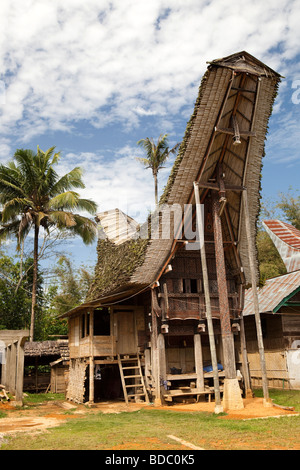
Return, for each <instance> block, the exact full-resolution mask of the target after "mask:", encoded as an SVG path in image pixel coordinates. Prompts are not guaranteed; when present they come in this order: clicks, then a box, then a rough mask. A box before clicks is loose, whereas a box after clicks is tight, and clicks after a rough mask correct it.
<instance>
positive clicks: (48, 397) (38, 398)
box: [23, 393, 66, 406]
mask: <svg viewBox="0 0 300 470" xmlns="http://www.w3.org/2000/svg"><path fill="white" fill-rule="evenodd" d="M65 399H66V398H65V395H64V394H63V393H26V396H24V400H23V404H24V406H34V405H40V404H43V403H47V402H51V401H54V400H56V401H57V400H62V401H64V400H65Z"/></svg>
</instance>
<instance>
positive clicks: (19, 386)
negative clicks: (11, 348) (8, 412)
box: [16, 338, 25, 406]
mask: <svg viewBox="0 0 300 470" xmlns="http://www.w3.org/2000/svg"><path fill="white" fill-rule="evenodd" d="M24 344H25V338H22V339H20V340H19V341H18V346H17V374H16V404H17V405H18V406H22V405H23V383H24Z"/></svg>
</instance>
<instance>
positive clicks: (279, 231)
mask: <svg viewBox="0 0 300 470" xmlns="http://www.w3.org/2000/svg"><path fill="white" fill-rule="evenodd" d="M263 226H264V228H265V229H266V232H267V233H268V235H269V237H270V238H271V240H272V241H273V243H274V245H275V246H276V248H277V250H278V252H279V254H280V256H281V258H282V261H283V262H284V264H285V266H286V269H287V271H288V272H293V271H296V270H298V269H300V230H297V229H296V228H295V227H293V225H291V224H287V223H286V222H282V221H281V220H264V221H263Z"/></svg>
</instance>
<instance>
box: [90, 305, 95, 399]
mask: <svg viewBox="0 0 300 470" xmlns="http://www.w3.org/2000/svg"><path fill="white" fill-rule="evenodd" d="M89 322H90V324H89V342H90V360H89V403H90V404H93V403H94V400H95V382H94V368H95V364H94V313H93V312H91V313H90V316H89Z"/></svg>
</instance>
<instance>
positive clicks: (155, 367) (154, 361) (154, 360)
mask: <svg viewBox="0 0 300 470" xmlns="http://www.w3.org/2000/svg"><path fill="white" fill-rule="evenodd" d="M155 304H156V293H155V291H154V288H152V289H151V316H152V328H151V366H152V377H153V381H154V386H155V401H154V403H155V404H156V405H160V404H161V394H160V380H159V354H158V341H157V339H158V338H157V315H156V311H155Z"/></svg>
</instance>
